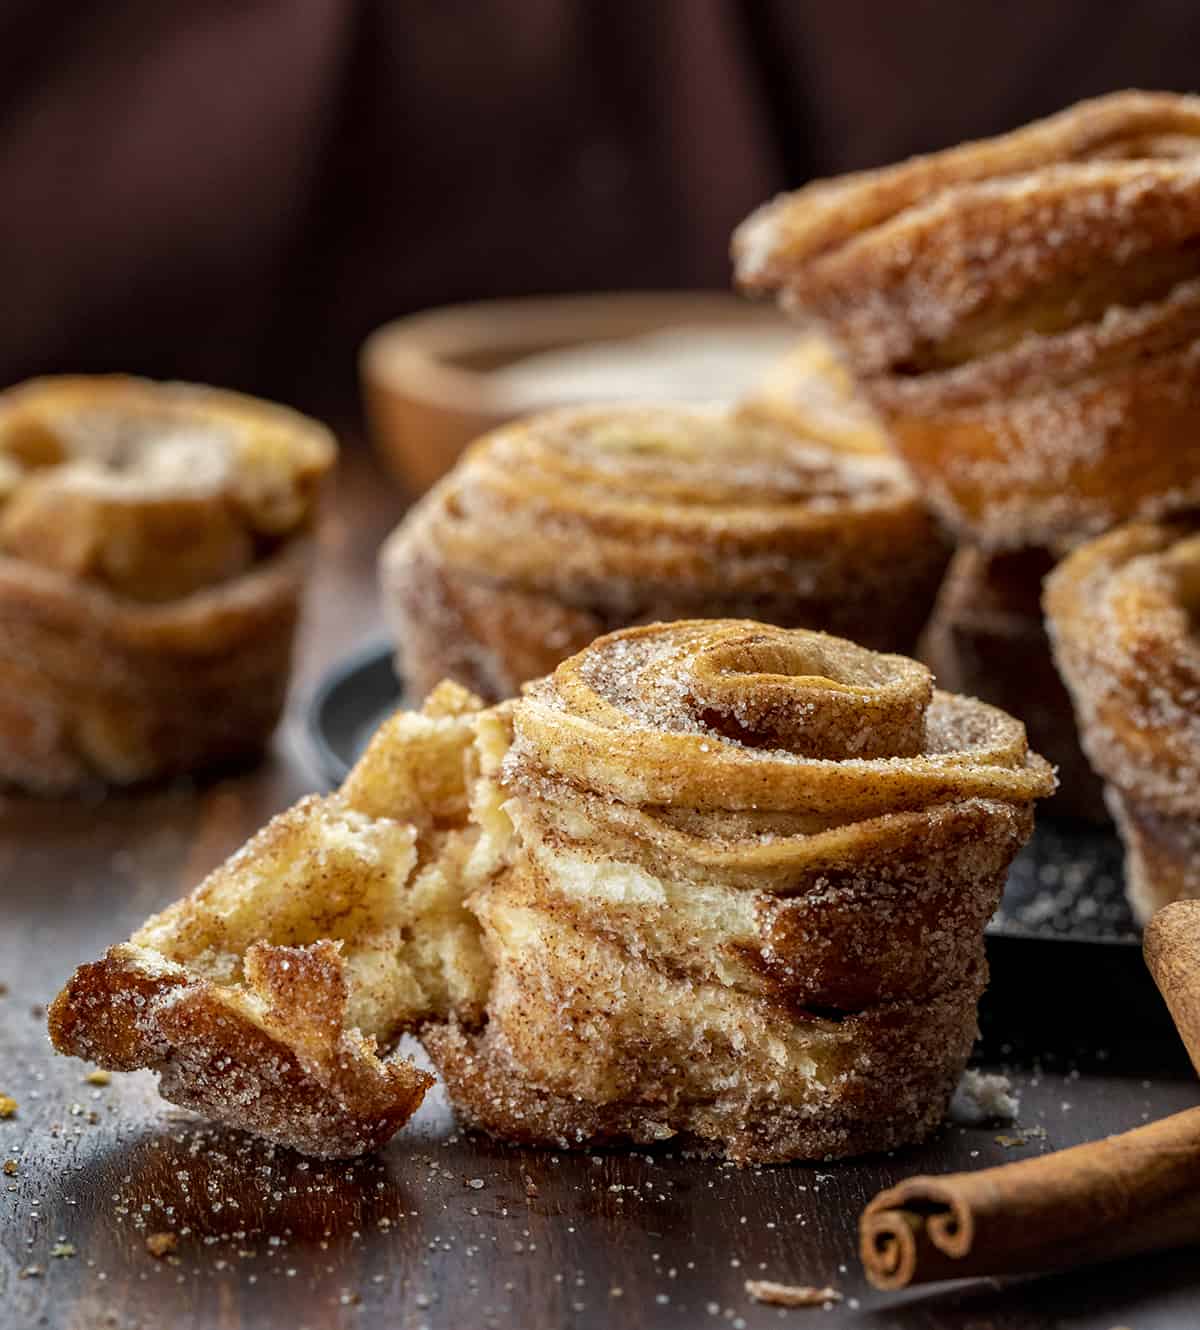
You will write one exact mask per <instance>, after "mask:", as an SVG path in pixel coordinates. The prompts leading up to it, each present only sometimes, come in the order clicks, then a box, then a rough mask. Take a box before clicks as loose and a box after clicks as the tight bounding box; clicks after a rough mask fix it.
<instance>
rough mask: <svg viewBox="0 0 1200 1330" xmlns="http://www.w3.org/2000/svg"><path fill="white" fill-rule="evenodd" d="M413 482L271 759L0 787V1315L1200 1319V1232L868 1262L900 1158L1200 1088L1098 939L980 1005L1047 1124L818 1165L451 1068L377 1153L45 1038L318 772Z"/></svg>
mask: <svg viewBox="0 0 1200 1330" xmlns="http://www.w3.org/2000/svg"><path fill="white" fill-rule="evenodd" d="M398 510H399V499H398V498H397V496H396V495H395V493H394V491H393V490H392V489H391V488H390V487H389V486H388V484H387V483H386V482H385V481H383V480H382V478H381V477H379V476H378V475H376V474H375V473H374V471H373V469H372V468H371V467H370V465H369V464H368V462H367V461H366V459H365V458H364V457H363V456H361V455H359V456H358V457H357V458H356V459H353V460H352V461H351V463H350V465H349V466H347V467H346V468H345V472H344V475H343V477H342V481H341V483H340V487H339V494H338V497H337V501H336V504H335V509H334V516H333V520H332V521H331V522H330V523H329V524H328V526H327V528H326V530H325V532H324V537H323V540H324V560H323V566H322V571H321V573H320V575H319V577H318V580H317V583H316V586H315V588H314V594H313V597H312V603H311V607H310V610H311V612H310V615H309V618H308V622H307V626H306V629H305V632H304V636H303V640H302V644H301V651H300V659H299V668H298V672H297V678H296V688H295V691H294V697H293V704H292V708H291V711H290V713H289V716H288V719H287V722H286V723H285V725H284V726H283V727H282V729H281V731H280V733H279V735H278V738H277V742H276V745H275V750H274V752H273V753H272V755H271V756H270V758H269V759H268V760H267V761H266V762H265V763H264V764H263V765H262V766H261V767H259V768H258V769H256V770H253V771H250V772H246V773H244V774H241V775H237V776H233V777H229V778H226V779H222V780H219V781H216V782H214V783H209V784H205V785H201V786H198V787H194V786H191V785H187V784H184V785H180V786H177V787H173V788H171V789H166V790H157V791H153V792H150V793H143V794H138V795H135V796H116V797H112V798H109V799H107V800H105V801H102V802H92V803H87V804H72V803H48V802H44V801H41V802H39V801H32V800H27V799H18V798H11V799H8V800H5V801H3V802H2V803H0V891H2V893H3V895H2V900H3V929H2V932H0V982H2V983H3V984H4V985H5V992H4V995H3V996H2V997H0V1093H4V1094H9V1095H11V1096H13V1097H14V1098H15V1099H16V1100H17V1101H18V1103H19V1109H18V1111H17V1113H16V1115H15V1116H14V1117H13V1118H11V1119H9V1120H7V1121H0V1158H3V1159H6V1160H13V1161H15V1171H11V1172H10V1173H5V1174H3V1175H0V1326H4V1327H10V1326H11V1327H22V1328H23V1327H26V1326H52V1327H56V1328H57V1327H61V1328H62V1330H92V1327H109V1326H111V1327H120V1328H121V1330H134V1328H135V1327H156V1328H157V1327H170V1328H172V1330H199V1328H201V1327H203V1328H204V1330H208V1327H255V1330H275V1328H276V1327H279V1328H281V1330H302V1328H303V1327H312V1328H313V1330H317V1328H318V1327H321V1328H324V1327H335V1326H336V1327H341V1326H346V1327H376V1326H387V1327H401V1328H402V1330H416V1328H417V1327H422V1326H428V1327H430V1328H431V1330H432V1328H433V1327H439V1328H444V1330H473V1328H474V1327H487V1326H497V1327H521V1328H522V1330H524V1328H525V1327H537V1328H538V1330H541V1328H543V1327H557V1326H570V1327H580V1328H581V1330H582V1328H583V1327H601V1326H631V1327H664V1328H666V1327H687V1326H713V1327H719V1326H732V1327H736V1328H739V1330H740V1328H741V1327H764V1326H776V1325H785V1324H793V1325H809V1324H812V1325H814V1326H854V1327H861V1328H862V1330H885V1328H886V1330H892V1328H895V1330H941V1328H942V1327H947V1328H949V1327H954V1330H1049V1327H1059V1326H1062V1327H1079V1328H1080V1330H1082V1328H1083V1327H1087V1330H1114V1327H1126V1326H1127V1327H1130V1330H1167V1327H1171V1328H1172V1330H1191V1328H1192V1327H1196V1326H1200V1254H1197V1253H1195V1252H1182V1253H1176V1254H1173V1255H1167V1256H1161V1257H1155V1258H1151V1259H1143V1260H1139V1261H1136V1262H1127V1263H1124V1264H1122V1265H1119V1266H1115V1267H1109V1268H1106V1269H1102V1270H1093V1271H1088V1272H1084V1273H1076V1274H1070V1275H1063V1276H1055V1277H1049V1278H1042V1279H1037V1280H1022V1281H1011V1282H1008V1283H1007V1284H1005V1285H1003V1286H1001V1285H999V1284H995V1283H991V1282H978V1283H974V1284H958V1285H955V1286H952V1287H949V1288H942V1289H939V1290H934V1291H917V1292H909V1293H907V1294H904V1295H900V1296H882V1295H879V1294H876V1293H872V1292H871V1291H869V1290H868V1289H867V1288H866V1287H865V1285H864V1283H863V1280H862V1278H861V1276H860V1273H859V1270H858V1266H857V1262H856V1260H855V1256H854V1250H855V1225H856V1220H857V1216H858V1212H859V1210H860V1209H861V1207H862V1205H863V1203H864V1202H865V1201H866V1200H867V1199H868V1198H869V1197H870V1196H871V1195H872V1194H873V1193H874V1192H875V1191H876V1190H877V1189H878V1188H879V1187H881V1186H883V1185H885V1184H887V1183H890V1182H892V1181H894V1180H897V1179H899V1178H900V1177H902V1176H904V1175H906V1174H908V1173H910V1172H914V1171H918V1170H919V1171H943V1170H947V1169H958V1168H974V1167H982V1166H984V1165H987V1164H991V1163H997V1162H1001V1161H1002V1160H1006V1159H1011V1158H1017V1157H1021V1156H1024V1155H1028V1154H1031V1153H1034V1152H1036V1151H1041V1150H1045V1149H1050V1148H1055V1147H1058V1146H1065V1145H1071V1144H1075V1143H1076V1142H1079V1141H1083V1140H1087V1139H1089V1138H1092V1137H1095V1136H1099V1135H1102V1134H1104V1133H1108V1132H1112V1131H1118V1130H1121V1129H1124V1128H1127V1127H1131V1126H1135V1125H1137V1124H1138V1123H1140V1122H1143V1121H1146V1120H1147V1119H1149V1118H1152V1117H1156V1116H1159V1115H1161V1114H1164V1113H1168V1112H1171V1111H1173V1110H1176V1109H1182V1108H1185V1107H1188V1106H1190V1105H1192V1104H1195V1103H1196V1102H1197V1101H1198V1100H1200V1087H1198V1086H1197V1085H1196V1083H1195V1082H1194V1080H1193V1079H1192V1078H1191V1076H1190V1075H1189V1073H1188V1069H1187V1065H1186V1062H1185V1061H1184V1059H1183V1058H1182V1057H1181V1055H1180V1053H1179V1050H1178V1049H1177V1047H1175V1045H1174V1043H1173V1042H1172V1039H1171V1037H1170V1035H1169V1032H1167V1033H1164V1031H1163V1029H1162V1028H1161V1023H1160V1025H1159V1026H1158V1027H1156V1028H1155V1029H1153V1030H1149V1029H1148V1028H1147V1026H1146V1025H1145V1020H1146V1018H1145V1016H1144V1014H1143V1013H1142V1012H1141V1011H1140V1009H1139V1008H1138V1004H1137V1001H1135V1000H1127V999H1126V997H1125V995H1124V994H1122V992H1121V991H1120V986H1119V985H1117V986H1116V987H1114V985H1113V983H1112V982H1110V980H1109V978H1107V977H1106V976H1105V974H1104V972H1103V970H1102V969H1099V968H1098V969H1096V970H1095V972H1092V971H1089V970H1088V968H1087V965H1090V964H1091V962H1090V961H1088V962H1086V963H1085V964H1084V966H1083V968H1080V967H1079V966H1076V967H1075V968H1074V969H1071V970H1063V969H1061V968H1060V967H1059V965H1058V963H1057V961H1056V960H1055V959H1054V957H1053V955H1052V954H1051V953H1050V952H1047V953H1045V954H1046V957H1047V959H1046V961H1045V962H1044V963H1042V964H1040V965H1034V966H1030V967H1028V968H1029V973H1028V974H1027V975H1021V976H1018V978H1019V980H1020V982H1019V983H1018V984H1016V985H1015V986H1014V985H1013V984H1012V982H1011V978H1010V983H1009V987H1010V990H1011V991H1012V992H1015V993H1017V995H1018V1000H1015V1001H1010V1002H1007V1003H1006V1004H1003V1005H1001V1006H997V1004H996V1003H995V1002H993V1004H992V1010H991V1011H990V1013H989V1015H988V1020H987V1026H988V1029H989V1030H990V1032H991V1033H990V1035H989V1046H988V1048H987V1049H985V1051H984V1053H983V1057H984V1059H985V1061H987V1062H988V1063H989V1064H994V1063H995V1062H997V1061H1004V1062H1006V1063H1007V1064H1008V1069H1009V1070H1010V1072H1011V1074H1012V1077H1013V1080H1014V1083H1015V1084H1016V1086H1017V1087H1018V1089H1019V1090H1020V1094H1021V1104H1022V1107H1021V1115H1020V1123H1021V1126H1022V1128H1026V1129H1028V1128H1040V1129H1044V1132H1045V1135H1044V1137H1043V1136H1041V1135H1040V1133H1035V1134H1033V1135H1028V1136H1026V1135H1024V1134H1023V1132H1022V1131H1019V1130H1016V1129H1014V1128H1011V1127H1007V1128H997V1127H995V1126H992V1127H980V1128H969V1129H968V1128H961V1127H950V1128H947V1129H946V1130H945V1131H944V1132H943V1134H942V1135H941V1136H940V1137H939V1138H938V1139H937V1140H935V1141H933V1142H932V1143H930V1144H929V1145H927V1146H925V1147H923V1148H921V1149H917V1150H912V1151H908V1152H905V1153H903V1154H900V1155H897V1156H895V1157H889V1158H884V1159H874V1160H869V1161H865V1162H861V1163H852V1164H830V1165H826V1166H821V1167H817V1168H811V1167H789V1168H776V1169H748V1170H739V1169H735V1168H731V1167H720V1166H714V1165H712V1164H711V1163H706V1162H702V1161H697V1160H689V1159H685V1158H682V1157H679V1156H678V1155H676V1154H673V1153H670V1152H667V1153H657V1154H654V1155H646V1154H643V1153H637V1154H628V1153H620V1152H601V1153H595V1154H591V1155H588V1154H582V1155H580V1154H558V1155H552V1154H545V1153H538V1152H533V1151H521V1150H512V1149H505V1148H502V1147H500V1146H497V1145H495V1144H492V1143H490V1142H488V1141H486V1140H480V1139H475V1138H471V1137H468V1136H464V1135H461V1134H460V1133H458V1132H457V1131H456V1129H455V1126H454V1122H453V1119H452V1116H451V1114H450V1112H449V1110H448V1109H447V1107H446V1104H445V1101H444V1100H443V1099H442V1098H441V1097H440V1096H439V1095H437V1094H436V1093H435V1094H434V1095H432V1096H431V1098H430V1101H429V1102H428V1103H427V1105H426V1106H425V1107H424V1108H423V1109H422V1111H421V1114H420V1116H419V1119H418V1120H417V1122H416V1123H415V1124H414V1125H412V1126H410V1127H409V1128H408V1129H407V1130H406V1131H404V1132H403V1133H401V1135H400V1136H399V1137H398V1138H397V1139H396V1140H395V1141H394V1142H393V1143H392V1144H391V1146H390V1147H389V1148H388V1150H387V1151H386V1152H384V1153H383V1154H382V1155H381V1156H379V1157H377V1158H372V1159H368V1160H360V1161H358V1162H355V1163H346V1164H328V1163H317V1162H309V1161H306V1160H304V1159H301V1158H300V1157H298V1156H295V1155H292V1154H289V1153H286V1152H283V1151H272V1150H270V1149H268V1148H266V1147H264V1146H262V1145H259V1144H257V1143H255V1142H252V1141H249V1140H247V1139H246V1138H243V1137H240V1136H238V1135H237V1134H236V1133H232V1132H224V1131H220V1130H214V1129H212V1128H210V1127H208V1126H206V1125H205V1124H204V1123H203V1122H201V1121H199V1120H198V1119H195V1118H193V1117H191V1116H190V1115H188V1114H184V1113H181V1112H178V1111H176V1110H173V1109H171V1108H170V1107H169V1106H167V1105H165V1104H163V1103H162V1101H161V1100H159V1099H158V1098H157V1096H156V1094H155V1090H154V1085H153V1080H152V1078H150V1077H149V1076H148V1075H144V1074H139V1075H134V1076H128V1077H117V1076H114V1077H113V1078H112V1081H111V1083H110V1084H108V1085H95V1084H92V1083H89V1082H88V1081H86V1080H85V1075H86V1073H87V1072H88V1068H87V1067H86V1066H84V1065H82V1064H80V1063H78V1062H74V1061H69V1060H67V1059H63V1058H57V1057H55V1056H53V1055H52V1054H51V1052H50V1050H49V1047H48V1045H47V1041H46V1035H45V1022H44V1006H45V1004H46V1002H47V1001H48V1000H49V999H50V998H51V997H52V996H53V994H54V993H55V991H56V990H57V989H58V987H59V985H60V984H61V983H62V981H63V980H64V979H65V978H66V976H67V974H68V973H69V972H70V970H71V968H72V967H73V966H74V965H75V964H76V963H77V962H79V961H82V960H85V959H89V958H92V957H94V956H97V955H98V954H99V953H100V952H101V950H102V949H103V948H104V947H105V946H106V945H107V944H108V943H109V942H111V941H114V940H116V939H118V938H122V937H125V936H126V935H127V934H128V933H129V931H130V930H131V929H132V928H133V927H134V926H135V925H136V924H138V923H139V922H140V921H141V920H142V919H143V918H144V916H145V915H146V914H147V913H149V912H150V911H151V910H154V909H157V908H158V907H160V906H161V905H163V904H165V903H166V902H168V901H170V900H172V899H174V898H175V897H176V896H177V895H179V894H180V893H182V892H183V891H185V890H186V889H187V888H189V887H190V886H191V885H193V884H194V883H195V882H196V881H198V880H199V878H200V877H201V876H202V875H203V874H204V873H205V872H206V871H207V870H208V869H209V868H211V867H212V866H213V865H214V864H216V863H217V862H218V861H220V860H221V859H222V858H223V857H224V856H225V855H226V854H227V853H228V852H229V851H230V850H232V849H233V848H234V847H235V846H237V845H238V844H240V843H241V842H242V841H243V840H244V839H245V837H246V836H247V835H248V834H249V833H250V832H251V831H252V830H254V829H255V828H256V827H258V826H259V825H260V824H261V823H262V822H264V821H265V820H266V819H267V818H268V817H269V816H270V815H271V814H273V813H274V812H276V811H277V810H279V809H280V808H282V807H284V806H285V805H287V804H288V803H290V802H291V801H292V800H293V799H294V798H296V797H297V796H298V795H299V794H301V793H303V792H304V791H306V790H308V789H311V788H313V787H314V786H315V785H317V784H318V783H319V777H318V775H317V773H316V771H315V769H314V767H313V766H312V763H311V755H310V754H309V753H308V752H307V751H306V746H305V740H304V735H303V728H302V723H301V721H302V715H303V707H304V703H305V701H306V700H307V697H308V695H309V693H310V691H311V688H312V686H313V684H314V682H315V680H316V679H317V678H318V677H319V675H320V673H321V671H322V670H323V669H324V668H325V667H326V666H327V665H328V664H329V663H330V662H332V661H333V660H335V659H336V658H338V657H340V656H342V655H344V654H345V653H346V652H347V651H348V650H350V649H351V648H353V647H355V646H356V645H358V644H359V643H361V642H362V641H363V640H364V639H365V638H367V637H369V636H373V635H377V634H378V633H379V619H378V608H377V602H376V597H375V593H374V579H373V554H374V550H375V548H376V546H377V544H378V541H379V539H380V538H381V536H382V535H383V534H384V532H385V531H386V530H387V528H388V526H389V525H390V523H391V522H392V521H393V520H394V518H395V517H396V515H397V513H398ZM1127 982H1128V980H1127ZM1141 996H1142V997H1143V998H1144V997H1145V993H1142V995H1141ZM998 1134H1006V1135H1008V1136H1009V1137H1016V1138H1017V1139H1019V1140H1020V1139H1023V1140H1024V1141H1025V1142H1026V1143H1025V1144H1023V1145H1016V1146H1013V1145H1008V1146H1006V1145H1004V1144H1001V1143H1000V1142H999V1141H998V1140H997V1139H996V1138H997V1135H998ZM10 1168H11V1166H10ZM527 1178H528V1179H530V1180H531V1183H532V1185H527V1183H526V1179H527ZM530 1193H536V1194H530ZM163 1232H170V1233H173V1234H175V1235H176V1243H177V1245H176V1248H175V1251H174V1253H173V1254H170V1255H168V1256H166V1257H165V1258H162V1259H156V1258H155V1257H154V1256H153V1255H151V1254H150V1252H149V1251H148V1250H147V1246H146V1239H147V1237H148V1236H149V1235H151V1234H156V1233H163ZM756 1277H758V1278H772V1279H778V1280H784V1281H794V1282H800V1283H811V1284H817V1285H824V1284H832V1285H833V1286H834V1287H835V1288H837V1289H838V1290H840V1291H841V1293H842V1294H843V1297H844V1301H842V1302H841V1303H840V1304H838V1305H837V1306H835V1307H833V1308H832V1309H830V1310H823V1309H820V1308H817V1309H812V1310H793V1311H782V1310H780V1309H777V1308H773V1307H763V1306H757V1305H755V1304H754V1303H753V1302H752V1301H751V1300H750V1298H749V1297H748V1296H747V1294H746V1292H745V1290H744V1284H745V1281H746V1280H747V1279H752V1278H756Z"/></svg>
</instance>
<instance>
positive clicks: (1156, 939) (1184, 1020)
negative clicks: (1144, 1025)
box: [1142, 900, 1200, 1072]
mask: <svg viewBox="0 0 1200 1330" xmlns="http://www.w3.org/2000/svg"><path fill="white" fill-rule="evenodd" d="M1142 954H1143V955H1144V956H1145V957H1146V965H1147V966H1148V967H1149V969H1150V973H1151V974H1152V975H1153V976H1154V982H1155V983H1156V984H1157V985H1158V988H1159V992H1161V993H1162V995H1163V1000H1164V1001H1165V1002H1166V1004H1167V1010H1168V1011H1169V1012H1170V1013H1171V1019H1172V1020H1173V1021H1174V1022H1175V1028H1176V1029H1177V1030H1178V1031H1179V1037H1180V1038H1181V1039H1182V1040H1183V1046H1184V1047H1185V1048H1186V1049H1187V1051H1188V1056H1189V1057H1190V1058H1191V1059H1192V1066H1193V1067H1195V1068H1196V1071H1197V1072H1200V900H1196V901H1175V902H1174V904H1172V905H1164V906H1163V908H1162V909H1161V910H1159V911H1158V913H1157V914H1156V915H1155V916H1154V918H1153V919H1151V920H1150V922H1149V923H1148V924H1147V925H1146V932H1145V935H1144V937H1143V939H1142Z"/></svg>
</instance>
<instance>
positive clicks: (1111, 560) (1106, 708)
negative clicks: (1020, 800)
mask: <svg viewBox="0 0 1200 1330" xmlns="http://www.w3.org/2000/svg"><path fill="white" fill-rule="evenodd" d="M1045 604H1046V614H1047V623H1048V626H1049V629H1050V636H1051V640H1052V642H1053V645H1054V654H1055V659H1056V660H1057V662H1058V666H1059V669H1060V670H1061V672H1062V676H1063V678H1064V679H1065V681H1066V683H1067V686H1068V687H1069V688H1070V690H1071V694H1072V697H1073V698H1074V702H1075V710H1076V714H1077V716H1078V718H1079V726H1080V732H1081V735H1082V738H1083V744H1084V747H1085V749H1086V750H1087V753H1088V755H1089V757H1090V758H1091V760H1092V764H1093V765H1094V766H1095V768H1096V770H1097V771H1098V772H1100V774H1101V775H1102V776H1103V777H1104V779H1105V781H1106V783H1107V795H1108V800H1109V805H1110V807H1111V809H1112V811H1113V816H1114V817H1115V818H1116V820H1117V826H1118V829H1119V830H1120V832H1121V835H1122V839H1123V840H1124V842H1125V850H1126V882H1127V888H1128V891H1129V896H1130V903H1131V905H1132V907H1133V910H1134V913H1135V915H1137V917H1138V918H1139V919H1140V920H1141V921H1143V922H1145V920H1147V919H1148V918H1149V917H1150V915H1151V914H1153V913H1154V911H1155V910H1156V909H1157V908H1158V907H1159V906H1161V905H1165V904H1167V903H1168V902H1169V901H1172V900H1177V899H1180V898H1182V897H1195V896H1200V868H1198V867H1197V865H1198V864H1200V854H1198V852H1200V642H1198V640H1197V636H1196V624H1197V613H1198V612H1200V534H1197V528H1196V526H1195V524H1194V523H1192V522H1186V523H1183V522H1181V523H1173V524H1163V523H1137V524H1133V525H1130V526H1128V527H1123V528H1121V529H1119V530H1117V531H1113V532H1110V533H1109V534H1108V535H1106V536H1102V537H1101V538H1100V539H1098V540H1095V541H1092V542H1090V543H1089V544H1087V545H1084V546H1082V547H1081V548H1080V549H1078V550H1076V551H1075V552H1074V553H1073V554H1072V555H1071V556H1070V557H1069V558H1067V559H1066V560H1064V562H1063V563H1062V564H1061V565H1060V567H1059V568H1058V569H1057V570H1056V571H1055V572H1054V573H1053V574H1052V576H1051V577H1050V578H1049V579H1048V581H1047V583H1046V594H1045Z"/></svg>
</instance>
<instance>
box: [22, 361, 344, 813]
mask: <svg viewBox="0 0 1200 1330" xmlns="http://www.w3.org/2000/svg"><path fill="white" fill-rule="evenodd" d="M333 457H334V445H333V441H332V439H331V437H330V436H329V434H328V432H327V431H326V430H325V429H324V428H323V427H322V426H320V425H318V424H317V423H316V422H315V421H310V420H307V419H306V418H305V417H303V416H300V415H298V414H297V413H296V412H293V411H289V410H287V409H286V408H284V407H280V406H275V405H273V404H271V403H267V402H259V401H257V400H255V399H253V398H249V397H243V396H241V395H239V394H236V393H226V392H220V391H217V390H216V389H210V388H203V387H199V386H195V385H191V384H156V383H150V382H148V381H146V380H141V379H131V378H126V377H124V376H117V375H114V376H110V377H98V378H86V377H63V378H47V379H36V380H33V381H31V382H29V383H25V384H21V385H19V386H17V387H15V388H10V389H8V390H7V391H5V392H3V393H0V781H4V782H10V783H14V784H17V785H20V786H23V787H25V788H27V789H32V790H39V791H52V792H66V791H70V790H72V789H75V788H78V787H80V786H83V785H86V784H89V783H91V782H97V781H99V782H106V783H113V784H129V783H133V782H136V781H141V780H146V779H150V778H152V777H158V776H164V775H172V774H176V773H180V772H187V771H192V770H195V769H199V768H203V767H207V766H212V765H214V764H218V763H224V762H228V761H231V760H237V759H241V758H244V757H246V756H249V755H252V754H254V753H256V752H258V751H260V750H261V748H262V746H263V744H264V743H265V742H266V739H267V737H268V735H269V734H270V732H271V730H272V729H273V728H274V725H275V722H276V720H277V719H278V716H279V712H280V709H281V707H282V704H283V698H284V693H285V690H286V687H287V679H288V672H289V666H290V659H291V645H292V638H293V635H294V629H295V624H296V619H297V614H298V609H299V601H300V592H301V589H302V586H303V582H304V576H305V572H306V569H307V564H308V558H307V550H308V544H309V542H308V530H309V528H310V527H311V524H312V518H313V513H314V509H315V504H316V497H317V490H318V487H319V483H320V480H321V478H322V477H323V475H324V474H325V472H326V471H327V470H328V469H329V467H330V466H331V465H332V462H333Z"/></svg>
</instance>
